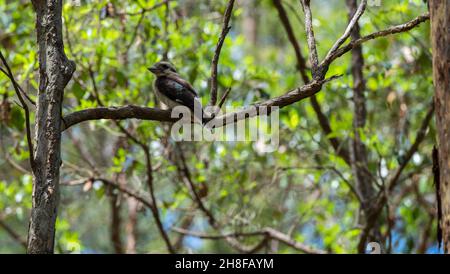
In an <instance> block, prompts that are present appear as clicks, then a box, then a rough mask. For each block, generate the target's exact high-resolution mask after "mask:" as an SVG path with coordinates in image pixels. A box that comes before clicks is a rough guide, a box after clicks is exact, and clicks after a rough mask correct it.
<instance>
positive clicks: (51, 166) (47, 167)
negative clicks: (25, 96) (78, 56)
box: [27, 0, 75, 253]
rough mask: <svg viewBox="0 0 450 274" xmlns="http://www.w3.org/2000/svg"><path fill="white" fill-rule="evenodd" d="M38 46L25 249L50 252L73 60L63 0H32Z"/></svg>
mask: <svg viewBox="0 0 450 274" xmlns="http://www.w3.org/2000/svg"><path fill="white" fill-rule="evenodd" d="M32 2H33V7H34V11H35V13H36V34H37V43H38V48H39V91H38V100H37V109H36V121H35V124H36V125H35V142H36V148H35V157H34V162H35V168H34V170H33V205H32V209H31V217H30V224H29V231H28V243H27V252H28V253H53V247H54V240H55V222H56V215H57V206H58V200H59V187H58V184H59V168H60V165H61V106H62V99H63V94H64V88H65V86H66V85H67V83H68V82H69V80H70V78H71V77H72V74H73V72H74V71H75V63H73V62H72V61H70V60H68V59H67V57H66V55H65V54H64V44H63V38H62V20H61V13H62V0H34V1H32Z"/></svg>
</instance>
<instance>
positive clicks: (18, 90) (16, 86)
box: [0, 51, 35, 170]
mask: <svg viewBox="0 0 450 274" xmlns="http://www.w3.org/2000/svg"><path fill="white" fill-rule="evenodd" d="M0 59H1V60H2V62H3V64H4V65H5V67H6V70H7V73H5V74H6V75H7V76H8V78H9V79H10V80H11V83H12V84H13V87H14V90H15V91H16V95H17V97H18V98H19V101H20V104H21V105H22V108H23V109H24V111H25V127H26V132H27V133H26V134H27V135H26V137H27V144H28V151H29V153H30V157H29V160H30V166H31V170H34V166H35V165H34V148H33V141H32V137H31V126H30V110H29V109H28V105H27V103H26V102H25V100H24V99H23V97H22V93H21V88H20V87H19V84H18V83H17V82H16V80H15V79H14V75H13V74H12V72H11V69H10V67H9V65H8V63H7V62H6V59H5V57H4V56H3V54H2V52H1V51H0ZM2 71H3V72H5V71H4V70H2Z"/></svg>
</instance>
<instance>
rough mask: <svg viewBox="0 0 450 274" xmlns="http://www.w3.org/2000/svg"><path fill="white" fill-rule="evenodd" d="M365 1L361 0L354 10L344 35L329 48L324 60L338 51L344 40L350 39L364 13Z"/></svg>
mask: <svg viewBox="0 0 450 274" xmlns="http://www.w3.org/2000/svg"><path fill="white" fill-rule="evenodd" d="M366 5H367V0H362V1H361V3H360V4H359V7H358V9H357V10H356V12H355V14H354V15H353V17H352V19H351V20H350V22H349V23H348V25H347V28H346V29H345V31H344V34H342V36H341V37H340V38H339V39H338V40H337V41H336V42H335V43H334V45H333V46H332V47H331V49H330V50H329V51H328V53H327V55H326V57H325V59H327V58H329V57H330V56H331V55H332V54H333V53H335V52H336V50H338V49H339V47H340V46H341V45H342V44H343V43H344V42H345V40H347V39H348V37H350V34H351V33H352V31H353V29H354V28H355V26H356V24H357V23H358V20H359V18H361V16H362V15H363V13H364V11H365V10H366Z"/></svg>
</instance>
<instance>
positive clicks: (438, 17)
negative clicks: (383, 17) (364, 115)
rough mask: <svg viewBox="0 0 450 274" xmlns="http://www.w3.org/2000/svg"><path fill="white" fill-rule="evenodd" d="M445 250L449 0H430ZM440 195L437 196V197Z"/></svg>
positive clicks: (448, 235) (449, 196)
mask: <svg viewBox="0 0 450 274" xmlns="http://www.w3.org/2000/svg"><path fill="white" fill-rule="evenodd" d="M429 6H430V16H431V40H432V48H433V81H434V87H435V98H434V99H435V108H436V124H437V132H438V141H439V146H438V150H439V172H440V176H439V177H440V181H439V186H440V191H439V192H440V199H441V207H442V208H441V209H442V219H441V220H440V227H441V229H442V234H443V242H444V251H445V252H446V253H450V155H449V153H450V73H449V69H450V67H449V62H450V46H449V45H450V16H449V14H450V0H429ZM438 198H439V197H438Z"/></svg>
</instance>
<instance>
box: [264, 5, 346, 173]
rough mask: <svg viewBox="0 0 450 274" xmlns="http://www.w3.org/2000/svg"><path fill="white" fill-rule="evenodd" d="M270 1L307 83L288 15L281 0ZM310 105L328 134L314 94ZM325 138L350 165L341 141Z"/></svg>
mask: <svg viewBox="0 0 450 274" xmlns="http://www.w3.org/2000/svg"><path fill="white" fill-rule="evenodd" d="M272 2H273V4H274V6H275V8H276V9H277V11H278V16H279V17H280V20H281V23H282V24H283V27H284V29H285V31H286V34H287V36H288V39H289V42H290V43H291V45H292V47H293V48H294V52H295V56H296V58H297V68H298V71H299V72H300V75H301V77H302V79H303V83H304V84H307V83H309V81H310V80H309V77H308V74H307V70H308V68H307V67H306V62H305V58H304V57H303V54H302V52H301V49H300V45H299V43H298V42H297V39H296V38H295V34H294V31H293V29H292V25H291V23H290V21H289V17H288V16H287V13H286V11H285V9H284V8H283V5H282V3H281V0H273V1H272ZM311 105H312V107H313V110H314V112H315V113H316V116H317V120H318V121H319V125H320V127H321V128H322V130H323V132H324V133H325V135H326V136H328V135H330V134H331V133H332V132H333V131H332V129H331V126H330V122H329V121H328V118H327V117H326V115H325V114H324V113H323V111H322V109H321V107H320V104H319V102H318V101H317V98H316V96H315V95H312V96H311ZM327 138H328V140H329V141H330V143H331V146H332V147H333V149H334V150H335V152H336V154H337V155H338V156H339V157H341V158H342V159H343V160H344V161H345V162H346V163H347V164H348V165H350V156H349V153H348V151H347V150H346V149H345V148H344V147H343V146H342V143H341V141H340V140H339V139H338V138H337V137H327Z"/></svg>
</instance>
